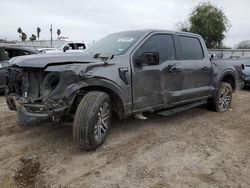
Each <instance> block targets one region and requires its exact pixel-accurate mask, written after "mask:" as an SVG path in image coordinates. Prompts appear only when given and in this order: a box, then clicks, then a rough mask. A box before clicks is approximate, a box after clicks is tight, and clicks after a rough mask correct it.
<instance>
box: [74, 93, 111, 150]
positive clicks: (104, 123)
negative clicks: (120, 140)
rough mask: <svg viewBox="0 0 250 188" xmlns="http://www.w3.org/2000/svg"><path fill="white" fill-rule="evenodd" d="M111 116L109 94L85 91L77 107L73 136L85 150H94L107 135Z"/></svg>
mask: <svg viewBox="0 0 250 188" xmlns="http://www.w3.org/2000/svg"><path fill="white" fill-rule="evenodd" d="M111 118H112V106H111V99H110V96H109V95H108V94H107V93H105V92H100V91H91V92H89V93H87V94H86V95H85V96H84V97H83V98H82V100H81V102H80V104H79V106H78V107H77V110H76V114H75V118H74V125H73V138H74V140H75V141H76V143H77V144H78V145H79V146H80V147H81V148H83V149H85V150H94V149H96V148H97V147H99V146H100V145H102V144H103V142H104V141H105V139H106V137H107V133H108V131H109V128H110V124H111Z"/></svg>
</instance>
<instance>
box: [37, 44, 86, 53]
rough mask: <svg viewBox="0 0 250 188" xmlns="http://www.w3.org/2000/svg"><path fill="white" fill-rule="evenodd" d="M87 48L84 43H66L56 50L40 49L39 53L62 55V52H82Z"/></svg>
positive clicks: (55, 48)
mask: <svg viewBox="0 0 250 188" xmlns="http://www.w3.org/2000/svg"><path fill="white" fill-rule="evenodd" d="M85 49H86V46H85V44H84V43H82V42H66V43H64V44H62V45H60V46H58V47H54V48H39V49H38V51H39V52H43V53H60V52H82V51H83V50H85Z"/></svg>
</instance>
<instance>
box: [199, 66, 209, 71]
mask: <svg viewBox="0 0 250 188" xmlns="http://www.w3.org/2000/svg"><path fill="white" fill-rule="evenodd" d="M201 69H202V70H203V71H207V70H209V67H207V66H205V67H203V68H201Z"/></svg>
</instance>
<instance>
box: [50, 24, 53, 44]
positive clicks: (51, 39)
mask: <svg viewBox="0 0 250 188" xmlns="http://www.w3.org/2000/svg"><path fill="white" fill-rule="evenodd" d="M52 41H53V38H52V24H50V46H52Z"/></svg>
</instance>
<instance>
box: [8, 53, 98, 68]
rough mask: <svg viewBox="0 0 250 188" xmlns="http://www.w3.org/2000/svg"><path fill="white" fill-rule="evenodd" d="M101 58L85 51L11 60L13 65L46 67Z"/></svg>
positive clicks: (28, 56)
mask: <svg viewBox="0 0 250 188" xmlns="http://www.w3.org/2000/svg"><path fill="white" fill-rule="evenodd" d="M101 61H102V60H100V59H94V58H92V57H89V56H86V55H84V54H83V53H63V52H62V53H56V54H35V55H26V56H19V57H14V58H12V59H11V60H10V65H11V66H18V67H30V68H45V67H48V66H50V65H57V64H58V65H59V64H67V63H69V64H70V63H92V62H96V63H97V62H101Z"/></svg>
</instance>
